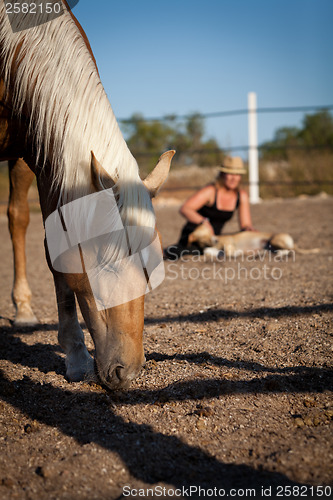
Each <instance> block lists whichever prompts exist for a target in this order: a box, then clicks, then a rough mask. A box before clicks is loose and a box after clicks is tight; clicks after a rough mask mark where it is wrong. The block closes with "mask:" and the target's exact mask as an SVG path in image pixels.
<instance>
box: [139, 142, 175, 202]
mask: <svg viewBox="0 0 333 500" xmlns="http://www.w3.org/2000/svg"><path fill="white" fill-rule="evenodd" d="M175 152H176V151H174V150H171V151H167V152H166V153H163V154H162V156H161V157H160V159H159V161H158V163H157V165H156V167H155V168H154V170H152V171H151V172H150V174H148V175H147V177H146V178H145V180H144V181H143V183H144V185H145V186H146V188H147V189H148V191H149V192H150V196H151V197H152V198H153V197H154V196H156V194H157V192H158V190H159V189H160V188H161V187H162V184H163V183H164V182H165V181H166V179H167V177H168V174H169V170H170V165H171V160H172V157H173V155H174V154H175Z"/></svg>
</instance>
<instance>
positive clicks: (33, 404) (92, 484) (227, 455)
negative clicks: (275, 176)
mask: <svg viewBox="0 0 333 500" xmlns="http://www.w3.org/2000/svg"><path fill="white" fill-rule="evenodd" d="M156 213H157V219H158V226H159V229H160V230H161V233H162V237H163V241H164V244H165V245H167V244H171V243H173V242H175V241H176V240H177V237H178V234H179V230H180V227H181V224H182V220H181V218H180V216H179V215H178V211H177V206H176V202H173V201H172V200H171V201H170V200H169V201H168V200H167V201H166V202H163V200H162V201H160V202H159V203H158V204H156ZM252 213H253V219H254V224H255V226H256V227H257V228H258V229H262V230H269V231H270V230H274V231H284V232H289V233H290V234H292V236H293V237H294V239H295V241H296V242H297V244H298V245H299V246H300V247H303V248H312V247H320V249H321V252H320V253H319V254H317V255H300V254H296V255H295V256H289V257H288V258H284V259H283V260H277V259H275V258H274V256H272V255H271V254H266V255H264V256H263V257H262V258H257V259H256V260H255V259H251V260H249V259H237V260H231V261H225V262H203V261H200V262H197V261H193V259H192V260H191V259H190V260H188V261H186V262H182V261H179V262H177V263H174V262H173V263H167V264H166V279H165V281H164V283H163V284H162V285H161V286H160V287H159V288H158V289H157V290H155V291H154V292H153V293H151V294H150V295H148V296H147V298H146V315H145V316H146V321H145V337H144V344H145V351H146V357H147V364H146V367H145V369H144V370H143V372H142V373H141V375H140V376H139V378H138V379H137V380H136V381H135V383H133V384H132V386H131V388H130V389H129V390H128V391H126V392H124V393H111V392H107V391H106V390H104V389H103V388H102V387H100V386H98V385H88V384H86V383H77V384H70V383H68V382H67V381H66V379H65V377H64V375H65V369H64V358H63V353H62V352H61V349H60V348H59V346H58V344H57V313H56V303H55V294H54V289H53V284H52V278H51V274H50V272H49V270H48V269H47V266H46V263H45V259H44V251H43V230H42V225H41V217H40V214H38V213H34V214H32V219H31V225H30V228H29V233H28V262H29V280H30V284H31V288H32V291H33V307H34V310H35V312H36V315H37V316H38V318H39V320H40V326H39V327H38V328H35V329H26V330H21V331H18V330H15V329H13V327H12V319H13V317H14V308H13V306H12V304H11V300H10V292H11V284H12V274H13V273H12V256H11V250H10V240H9V237H8V232H7V221H6V217H5V216H4V215H0V234H1V240H0V251H1V253H0V255H1V261H0V277H1V291H0V315H1V316H0V330H1V332H0V344H1V380H0V396H1V402H0V409H1V412H0V421H1V424H0V450H1V452H0V453H1V462H0V498H1V499H3V500H5V499H31V500H43V499H45V500H46V499H47V500H51V499H68V500H70V499H118V498H137V497H138V496H141V497H142V496H144V497H146V498H149V497H150V498H152V497H154V496H155V497H156V496H164V497H167V498H172V497H173V498H175V497H176V498H188V497H191V498H202V497H204V493H205V494H206V496H214V495H215V496H218V495H219V496H220V497H221V498H222V497H223V496H224V497H226V496H229V497H235V498H241V497H243V498H244V497H250V496H251V497H252V498H265V497H270V498H299V497H301V496H302V497H306V498H317V497H318V498H319V497H320V498H328V497H329V494H330V492H331V488H330V485H332V470H333V469H332V458H333V452H332V449H333V448H332V444H333V438H332V416H333V401H332V388H333V384H332V382H333V380H332V371H331V366H332V327H331V318H332V274H333V273H332V263H333V224H332V222H333V220H332V219H333V217H332V213H333V200H332V198H325V197H314V198H306V199H292V200H285V201H283V202H282V201H269V202H264V203H262V204H260V205H257V206H254V207H253V209H252ZM236 228H237V224H236V221H233V222H231V223H230V225H229V230H234V229H236ZM86 337H87V345H88V346H89V349H91V350H92V349H93V344H92V341H91V339H90V337H89V334H88V333H87V335H86ZM199 488H201V490H199ZM321 494H322V495H321Z"/></svg>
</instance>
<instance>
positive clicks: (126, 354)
mask: <svg viewBox="0 0 333 500" xmlns="http://www.w3.org/2000/svg"><path fill="white" fill-rule="evenodd" d="M173 155H174V151H169V152H167V153H165V154H164V155H162V157H161V158H160V161H159V163H158V164H157V166H156V167H155V169H154V170H153V171H152V172H151V173H150V174H149V175H148V177H147V178H146V179H145V180H144V181H140V180H139V191H140V193H139V197H146V198H147V199H148V205H147V204H146V207H147V206H149V208H150V210H151V211H153V209H152V205H151V202H150V201H149V200H150V198H151V197H153V196H155V195H156V193H157V191H158V189H159V188H160V186H161V185H162V184H163V182H164V181H165V179H166V177H167V175H168V171H169V168H170V162H171V159H172V156H173ZM91 174H92V183H93V185H94V188H95V193H93V195H92V196H93V198H92V200H93V201H94V200H95V202H96V204H95V205H93V206H92V205H87V206H84V205H82V203H81V201H80V203H81V205H79V204H78V202H77V200H76V202H74V203H75V204H76V205H77V208H76V210H77V211H76V212H75V216H74V215H72V220H73V221H74V223H75V230H76V232H79V231H78V225H79V223H78V222H77V220H78V218H80V219H81V220H82V217H83V220H88V219H89V218H91V219H92V218H93V215H92V213H93V212H96V213H98V214H99V215H101V216H102V217H104V215H105V213H104V215H103V212H104V209H102V210H101V208H100V206H99V205H98V201H96V199H98V197H99V196H100V195H102V198H100V200H101V203H102V207H103V203H104V207H109V208H106V210H109V212H108V213H107V217H106V218H105V220H104V222H103V223H102V222H101V221H100V220H99V219H98V221H97V222H98V224H102V226H103V227H102V228H101V230H100V229H99V228H96V224H95V223H93V226H92V227H93V229H94V237H93V238H91V239H90V240H87V236H88V235H89V234H91V229H89V231H87V234H86V237H85V238H82V239H85V241H86V242H87V243H86V242H84V243H82V244H79V245H78V246H76V250H75V251H72V249H70V250H69V251H68V252H67V259H66V262H65V265H66V266H68V269H67V271H66V273H65V277H66V281H67V283H68V285H69V286H70V288H71V289H72V290H73V291H74V292H75V294H76V297H77V300H78V303H79V306H80V309H81V312H82V315H83V318H84V320H85V322H86V325H87V327H88V329H89V332H90V333H91V335H92V338H93V341H94V344H95V366H96V369H97V372H98V375H99V377H100V379H101V381H102V382H103V383H104V384H105V385H107V386H108V387H110V388H113V389H117V388H125V387H127V386H128V385H129V383H130V382H131V380H133V379H134V378H135V377H136V376H137V374H138V373H139V371H140V370H141V368H142V366H143V364H144V362H145V357H144V352H143V343H142V335H143V324H144V295H145V293H146V292H147V291H149V289H152V288H154V286H157V285H156V283H157V282H158V279H159V278H158V276H157V275H158V273H157V274H156V270H158V269H159V271H161V269H164V268H163V261H162V259H161V256H162V252H161V244H160V241H159V236H158V234H157V232H156V229H155V227H154V222H153V224H151V226H150V227H144V226H143V227H139V226H135V227H134V230H133V227H130V226H128V227H127V226H126V223H125V222H124V220H125V219H126V218H125V219H124V215H123V213H126V207H124V210H123V212H122V211H121V210H120V211H117V210H116V209H115V210H114V211H112V207H111V208H110V203H111V201H113V202H114V205H115V206H116V208H117V207H119V198H121V193H120V194H119V193H118V191H117V183H115V182H114V181H113V180H112V179H111V178H110V176H109V174H108V173H107V172H106V171H105V170H104V169H103V167H102V166H101V165H100V164H99V163H98V161H97V160H96V158H95V157H94V155H93V154H92V162H91ZM113 193H115V195H114V196H113ZM108 196H109V197H110V199H107V197H108ZM87 199H89V197H87ZM103 200H104V201H103ZM146 201H147V200H146ZM89 203H90V202H89ZM76 205H75V206H76ZM75 206H74V205H73V207H74V208H75ZM96 207H98V208H96ZM74 208H73V209H74ZM146 210H147V208H146ZM132 212H133V211H132ZM132 212H131V211H130V213H131V214H132V215H131V221H132V219H133V217H134V215H133V213H132ZM152 213H153V212H152ZM63 215H64V219H65V224H66V215H67V212H66V211H63ZM138 220H141V219H140V217H139V218H138ZM154 220H155V219H154V218H151V217H150V221H154ZM111 221H112V222H111ZM74 223H73V224H74ZM109 223H110V224H111V225H112V226H113V227H112V228H111V230H110V232H109V233H108V234H106V230H105V227H106V226H107V225H108V224H109ZM131 223H132V222H131ZM117 224H118V226H117ZM83 230H84V229H83ZM96 235H97V236H96ZM69 236H70V235H69ZM75 253H76V254H75ZM74 254H75V255H74ZM75 260H76V262H74V261H75ZM74 265H75V266H81V265H82V272H75V273H74V272H71V269H70V268H71V267H72V269H73V266H74ZM154 273H155V274H154ZM154 279H155V281H154ZM156 280H157V281H156ZM160 281H161V280H160ZM154 283H155V285H154ZM151 285H152V286H151Z"/></svg>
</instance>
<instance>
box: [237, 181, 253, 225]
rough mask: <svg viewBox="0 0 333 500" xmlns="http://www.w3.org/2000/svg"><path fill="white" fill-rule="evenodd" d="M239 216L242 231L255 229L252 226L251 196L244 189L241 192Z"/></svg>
mask: <svg viewBox="0 0 333 500" xmlns="http://www.w3.org/2000/svg"><path fill="white" fill-rule="evenodd" d="M238 218H239V225H240V228H241V231H255V229H254V228H253V226H252V219H251V210H250V201H249V196H248V194H247V192H246V191H244V190H243V189H241V190H240V192H239V208H238Z"/></svg>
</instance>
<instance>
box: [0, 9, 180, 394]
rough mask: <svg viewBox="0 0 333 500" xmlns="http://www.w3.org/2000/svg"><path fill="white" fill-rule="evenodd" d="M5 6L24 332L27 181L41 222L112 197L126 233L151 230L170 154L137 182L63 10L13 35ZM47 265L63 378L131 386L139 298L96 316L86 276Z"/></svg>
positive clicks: (138, 344) (0, 141)
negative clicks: (90, 346) (88, 339)
mask: <svg viewBox="0 0 333 500" xmlns="http://www.w3.org/2000/svg"><path fill="white" fill-rule="evenodd" d="M4 4H5V2H1V3H0V54H1V55H0V71H1V72H0V159H1V160H9V169H10V199H9V208H8V217H9V229H10V234H11V238H12V244H13V251H14V287H13V300H14V303H15V306H16V317H15V321H14V323H15V324H16V325H31V324H35V323H36V321H37V320H36V317H35V315H34V313H33V311H32V309H31V305H30V298H31V292H30V289H29V285H28V282H27V278H26V261H25V232H26V228H27V225H28V222H29V210H28V204H27V191H28V189H29V186H30V184H31V182H32V179H33V176H34V174H35V176H36V178H37V185H38V191H39V197H40V205H41V210H42V215H43V221H44V223H47V219H48V217H49V216H50V215H52V214H54V213H57V211H59V210H60V208H61V207H64V206H65V205H66V204H70V203H71V202H73V201H76V200H80V199H81V198H83V197H87V196H90V195H91V194H93V193H96V192H99V191H100V190H101V189H105V188H107V189H110V188H112V189H114V192H115V197H114V198H115V199H116V202H117V207H118V210H119V216H120V218H121V221H122V224H123V225H124V227H126V226H135V227H139V228H143V231H144V229H145V228H149V229H152V230H153V231H155V215H154V211H153V208H152V203H151V197H152V196H154V195H155V194H156V193H157V191H158V189H159V188H160V186H161V185H162V183H163V182H164V180H165V179H166V177H167V175H168V171H169V167H170V162H171V159H172V156H173V154H174V151H169V152H167V153H164V155H162V157H161V158H160V161H159V163H158V165H157V166H156V167H155V169H154V170H153V171H152V172H151V173H150V174H149V175H148V177H147V178H146V179H145V180H144V181H141V179H140V177H139V172H138V167H137V164H136V161H135V160H134V158H133V156H132V155H131V153H130V152H129V150H128V148H127V145H126V143H125V141H124V139H123V137H122V134H121V132H120V129H119V127H118V125H117V122H116V119H115V117H114V114H113V112H112V109H111V107H110V104H109V101H108V99H107V96H106V94H105V91H104V89H103V86H102V84H101V82H100V79H99V75H98V71H97V69H96V64H95V60H94V57H93V55H92V53H91V49H90V46H89V42H88V40H87V38H86V36H85V34H84V32H83V30H82V28H81V26H80V25H79V24H78V22H77V20H76V19H75V17H74V16H73V15H72V13H71V12H70V10H69V8H68V6H67V4H66V3H65V2H64V13H63V14H62V15H61V16H59V17H57V18H56V19H53V20H52V21H49V22H46V23H43V24H40V25H38V22H37V23H35V24H37V26H35V27H31V28H29V29H24V26H23V25H22V28H23V29H21V30H19V29H17V30H16V31H15V32H13V31H12V29H11V25H10V23H9V21H8V17H7V15H6V12H5V7H4ZM35 15H38V14H35ZM23 21H24V18H23ZM92 151H93V152H94V153H95V154H96V157H97V158H98V159H99V160H100V161H101V163H102V164H103V167H102V165H101V164H100V163H99V162H98V161H97V160H96V158H95V156H94V154H92V153H91V152H92ZM28 166H29V167H28ZM98 194H100V193H98ZM67 206H68V205H67ZM88 218H89V214H88ZM113 246H114V245H113ZM90 250H91V249H90ZM46 256H47V260H48V263H49V266H50V269H51V271H52V273H53V277H54V282H55V289H56V296H57V304H58V315H59V331H58V338H59V343H60V345H61V347H62V348H63V349H64V351H65V353H66V375H67V377H68V379H69V380H71V381H79V380H82V379H84V378H85V377H89V376H90V375H93V374H94V371H95V369H94V368H96V369H97V373H98V375H99V377H100V379H101V381H102V382H103V383H104V384H105V385H107V386H108V387H110V388H121V387H126V386H128V384H129V383H130V381H131V380H132V379H134V378H135V377H136V375H137V374H138V373H139V371H140V369H141V367H142V365H143V363H144V353H143V345H142V334H143V323H144V317H143V315H144V294H142V295H141V296H137V297H135V298H134V299H133V300H129V301H128V302H126V303H119V304H118V305H115V306H114V307H109V308H104V309H102V310H100V309H99V308H98V307H97V306H96V300H95V297H94V296H93V293H92V288H91V283H90V281H89V279H88V277H87V272H86V270H85V268H84V267H83V269H82V272H61V270H60V271H59V269H58V270H56V269H54V267H53V266H52V264H53V261H52V260H51V259H50V251H49V248H48V246H47V245H46ZM147 282H148V280H147ZM75 296H76V298H77V301H78V304H79V306H80V309H81V312H82V315H83V317H84V320H85V323H86V325H87V327H88V329H89V332H90V334H91V335H92V338H93V341H94V344H95V367H94V361H93V359H92V358H91V356H90V354H89V353H88V351H87V348H86V346H85V344H84V336H83V332H82V330H81V327H80V325H79V322H78V318H77V313H76V306H75Z"/></svg>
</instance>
